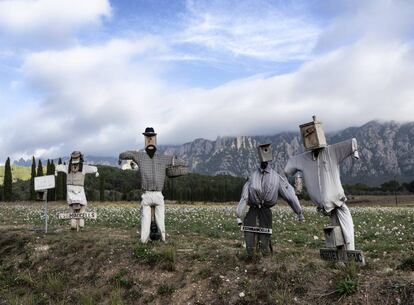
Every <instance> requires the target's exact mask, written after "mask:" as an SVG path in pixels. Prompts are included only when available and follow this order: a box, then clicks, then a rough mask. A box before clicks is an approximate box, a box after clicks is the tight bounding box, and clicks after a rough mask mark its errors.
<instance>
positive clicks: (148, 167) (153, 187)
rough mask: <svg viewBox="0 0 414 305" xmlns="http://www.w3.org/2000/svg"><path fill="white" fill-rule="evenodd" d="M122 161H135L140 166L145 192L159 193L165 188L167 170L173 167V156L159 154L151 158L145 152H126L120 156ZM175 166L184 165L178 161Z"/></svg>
mask: <svg viewBox="0 0 414 305" xmlns="http://www.w3.org/2000/svg"><path fill="white" fill-rule="evenodd" d="M119 159H120V160H133V161H134V162H135V163H136V164H137V165H138V170H139V174H140V177H141V188H142V189H143V190H144V191H159V192H161V191H162V190H163V188H164V181H165V176H166V168H167V167H168V166H170V165H172V161H173V156H166V155H160V154H158V153H157V152H156V153H155V155H154V157H153V158H150V157H149V156H148V154H147V153H146V152H145V151H126V152H123V153H121V154H120V155H119ZM175 164H177V165H178V164H183V162H182V161H179V160H176V161H175Z"/></svg>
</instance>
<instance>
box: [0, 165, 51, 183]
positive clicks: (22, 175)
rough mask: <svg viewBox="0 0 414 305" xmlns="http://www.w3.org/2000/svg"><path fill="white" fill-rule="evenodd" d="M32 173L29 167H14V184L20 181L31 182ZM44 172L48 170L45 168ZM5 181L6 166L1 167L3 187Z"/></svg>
mask: <svg viewBox="0 0 414 305" xmlns="http://www.w3.org/2000/svg"><path fill="white" fill-rule="evenodd" d="M30 171H31V168H30V167H28V166H17V165H12V176H13V182H16V181H17V180H18V179H19V180H24V181H26V180H29V179H30ZM43 171H44V172H46V168H44V169H43ZM3 179H4V165H2V166H0V185H3Z"/></svg>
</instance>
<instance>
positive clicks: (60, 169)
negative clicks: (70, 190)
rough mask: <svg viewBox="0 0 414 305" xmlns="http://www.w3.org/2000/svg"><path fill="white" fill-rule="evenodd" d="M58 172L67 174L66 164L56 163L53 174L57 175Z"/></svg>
mask: <svg viewBox="0 0 414 305" xmlns="http://www.w3.org/2000/svg"><path fill="white" fill-rule="evenodd" d="M58 172H62V173H65V174H67V173H68V166H67V165H65V164H58V165H56V167H55V176H57V174H58Z"/></svg>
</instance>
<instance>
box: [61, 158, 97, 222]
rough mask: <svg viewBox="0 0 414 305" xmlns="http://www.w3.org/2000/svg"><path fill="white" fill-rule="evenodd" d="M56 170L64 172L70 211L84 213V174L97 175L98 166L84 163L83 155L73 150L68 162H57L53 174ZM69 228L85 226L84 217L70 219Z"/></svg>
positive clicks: (85, 202) (85, 204) (85, 203)
mask: <svg viewBox="0 0 414 305" xmlns="http://www.w3.org/2000/svg"><path fill="white" fill-rule="evenodd" d="M58 172H63V173H65V174H66V184H67V195H66V200H67V203H68V205H69V208H70V209H71V213H84V212H85V210H86V206H87V204H88V202H87V200H86V195H85V188H84V185H85V175H86V174H95V176H96V177H98V176H99V173H98V168H97V167H96V166H91V165H87V164H84V161H83V155H82V153H81V152H80V151H74V152H73V153H72V154H71V155H70V160H69V164H68V165H66V164H59V165H57V166H56V170H55V175H57V174H58ZM70 226H71V229H74V230H76V229H77V226H79V227H80V228H83V227H84V226H85V220H84V219H71V220H70Z"/></svg>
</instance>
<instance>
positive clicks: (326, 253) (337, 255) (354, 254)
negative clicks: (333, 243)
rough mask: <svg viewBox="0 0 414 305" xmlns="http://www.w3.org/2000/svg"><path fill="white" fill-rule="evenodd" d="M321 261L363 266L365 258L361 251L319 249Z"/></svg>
mask: <svg viewBox="0 0 414 305" xmlns="http://www.w3.org/2000/svg"><path fill="white" fill-rule="evenodd" d="M319 253H320V255H321V259H323V260H325V261H330V262H346V261H354V262H356V263H357V264H359V265H361V266H364V265H365V257H364V253H362V251H361V250H338V249H336V248H322V249H319Z"/></svg>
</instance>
